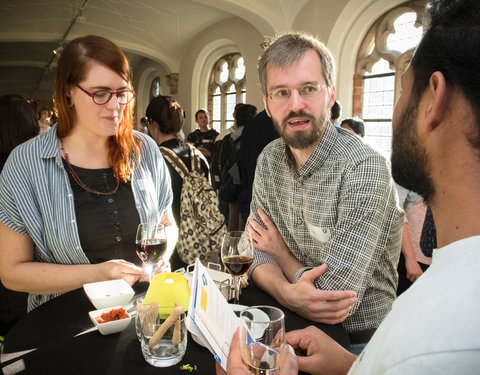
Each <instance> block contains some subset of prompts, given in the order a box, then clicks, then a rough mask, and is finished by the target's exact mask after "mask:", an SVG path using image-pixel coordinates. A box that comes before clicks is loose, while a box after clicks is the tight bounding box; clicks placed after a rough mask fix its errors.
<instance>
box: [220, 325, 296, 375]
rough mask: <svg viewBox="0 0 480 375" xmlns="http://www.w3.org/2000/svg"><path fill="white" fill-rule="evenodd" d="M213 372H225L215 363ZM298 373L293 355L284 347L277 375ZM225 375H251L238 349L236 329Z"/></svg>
mask: <svg viewBox="0 0 480 375" xmlns="http://www.w3.org/2000/svg"><path fill="white" fill-rule="evenodd" d="M215 370H216V374H217V375H225V371H224V370H223V369H222V367H221V366H220V365H219V364H218V362H216V364H215ZM297 373H298V363H297V357H296V356H295V354H294V353H293V352H292V351H290V349H289V348H288V347H285V362H284V363H283V366H282V369H281V371H280V372H279V375H294V374H297ZM227 374H228V375H251V374H252V373H251V372H250V371H249V370H248V368H247V366H245V365H244V363H243V361H242V349H241V347H240V328H237V330H236V331H235V334H234V335H233V338H232V343H231V344H230V353H229V354H228V361H227Z"/></svg>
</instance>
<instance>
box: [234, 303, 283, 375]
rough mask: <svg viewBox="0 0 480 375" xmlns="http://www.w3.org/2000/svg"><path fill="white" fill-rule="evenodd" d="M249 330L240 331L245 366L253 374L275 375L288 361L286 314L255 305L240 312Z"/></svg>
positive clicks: (270, 307)
mask: <svg viewBox="0 0 480 375" xmlns="http://www.w3.org/2000/svg"><path fill="white" fill-rule="evenodd" d="M240 318H242V319H243V320H244V321H245V324H246V327H247V329H246V328H245V327H241V328H240V347H241V352H242V360H243V363H245V365H246V366H247V367H248V369H249V370H250V371H251V372H252V373H253V374H262V375H271V374H276V373H278V372H279V371H280V369H281V368H282V366H283V363H284V360H285V349H286V346H285V315H284V314H283V311H282V310H280V309H278V308H276V307H273V306H252V307H249V308H246V309H244V310H242V311H241V312H240Z"/></svg>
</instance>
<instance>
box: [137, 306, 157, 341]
mask: <svg viewBox="0 0 480 375" xmlns="http://www.w3.org/2000/svg"><path fill="white" fill-rule="evenodd" d="M157 316H158V303H157V302H155V301H153V302H152V303H150V305H149V306H148V308H147V309H146V311H144V312H143V318H142V320H141V323H142V327H144V329H143V332H144V333H145V335H147V336H151V335H153V334H154V332H155V331H154V330H153V325H154V324H155V321H156V320H157Z"/></svg>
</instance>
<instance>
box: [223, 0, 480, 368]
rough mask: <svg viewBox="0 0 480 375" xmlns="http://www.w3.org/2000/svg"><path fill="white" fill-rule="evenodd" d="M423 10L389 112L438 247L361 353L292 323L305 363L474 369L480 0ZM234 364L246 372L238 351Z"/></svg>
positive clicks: (291, 336)
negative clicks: (420, 28)
mask: <svg viewBox="0 0 480 375" xmlns="http://www.w3.org/2000/svg"><path fill="white" fill-rule="evenodd" d="M424 17H425V20H424V22H423V27H424V34H423V37H422V39H421V41H420V44H419V45H418V47H417V49H416V51H415V53H414V56H413V58H412V61H411V64H410V66H409V67H408V69H407V70H406V72H405V73H404V74H403V77H402V93H401V95H400V98H399V100H398V102H397V104H396V106H395V110H394V114H393V121H392V127H393V138H392V156H391V160H392V174H393V177H394V178H395V181H396V182H397V183H398V184H399V185H401V186H404V187H405V188H406V189H407V190H412V191H415V192H417V193H418V194H420V196H422V197H423V199H424V200H425V201H426V202H428V204H429V207H430V208H431V210H432V213H433V216H434V217H435V227H436V230H437V245H438V248H436V249H434V250H433V259H432V265H431V266H430V267H429V269H428V270H427V271H426V272H424V273H423V275H422V276H420V277H419V278H418V280H417V281H415V283H414V284H413V285H412V286H411V287H410V288H409V289H408V290H407V291H406V292H405V293H403V294H402V295H401V296H400V297H398V299H397V300H396V301H395V303H394V304H393V307H392V311H390V313H389V314H388V315H387V316H386V317H385V320H384V321H383V322H382V324H381V325H380V327H379V328H378V329H377V331H376V333H375V335H374V336H373V337H372V339H371V340H370V342H369V344H368V345H367V347H366V348H365V350H364V351H363V352H362V354H361V355H360V356H359V357H358V358H357V357H356V356H354V355H353V354H351V353H349V352H348V351H346V350H345V349H343V348H342V347H341V346H340V345H338V344H337V343H336V342H335V341H333V340H332V339H331V338H330V337H328V336H327V335H326V334H324V333H323V332H321V331H320V330H318V329H316V328H315V327H309V328H307V329H304V330H298V331H292V332H288V333H287V335H286V341H287V342H288V343H289V344H290V345H292V346H293V347H294V348H295V349H296V350H297V351H298V352H300V351H301V352H303V353H305V354H304V355H298V356H297V357H298V365H299V370H300V371H303V372H307V373H310V374H346V373H347V372H348V374H350V375H360V374H418V375H424V374H425V375H430V374H445V375H447V374H478V369H479V368H480V324H478V315H479V313H480V309H479V304H478V291H479V288H480V277H479V271H480V266H479V265H480V252H479V248H480V224H479V223H480V195H479V194H478V186H479V185H480V174H479V173H478V171H479V170H480V158H479V154H480V93H479V91H478V86H479V85H480V70H478V69H477V65H478V60H479V59H480V29H479V27H478V20H479V19H480V2H478V1H477V0H438V1H433V2H431V3H430V4H429V5H428V6H427V7H426V9H425V13H424ZM466 36H468V38H467V37H466ZM237 353H238V352H237ZM228 366H229V368H230V366H232V368H235V369H236V370H235V371H231V372H230V371H229V374H230V375H237V374H242V372H241V371H239V370H237V369H238V368H239V367H238V366H241V356H240V354H239V353H238V354H237V355H236V356H235V357H232V358H230V357H229V359H228ZM240 370H243V369H242V368H241V367H240Z"/></svg>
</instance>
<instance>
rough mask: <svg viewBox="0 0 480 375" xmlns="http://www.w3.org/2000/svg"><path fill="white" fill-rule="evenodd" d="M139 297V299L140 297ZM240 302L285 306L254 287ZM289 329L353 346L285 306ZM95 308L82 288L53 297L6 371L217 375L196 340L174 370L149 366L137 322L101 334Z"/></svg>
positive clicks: (12, 348)
mask: <svg viewBox="0 0 480 375" xmlns="http://www.w3.org/2000/svg"><path fill="white" fill-rule="evenodd" d="M136 297H137V296H135V297H134V298H136ZM240 304H242V305H246V306H254V305H272V306H277V307H281V306H280V305H279V304H278V303H277V302H276V301H275V300H274V299H273V298H272V297H271V296H270V295H268V294H266V293H264V292H263V291H261V290H260V289H259V288H258V287H256V286H255V285H253V284H251V285H249V286H248V287H247V288H245V289H243V290H242V295H241V297H240ZM281 308H282V310H284V312H285V325H286V329H287V331H289V330H293V329H299V328H304V327H307V326H309V325H312V324H314V325H316V326H317V327H319V328H320V329H322V330H323V331H324V332H325V333H326V334H328V335H329V336H330V337H332V338H333V339H334V340H335V341H337V342H338V343H340V344H341V345H342V346H344V347H346V348H348V347H349V345H350V342H349V339H348V336H347V334H346V332H345V330H344V329H343V327H342V326H341V325H340V324H338V325H325V324H315V323H312V322H311V321H308V320H306V319H304V318H302V317H300V316H298V315H297V314H295V313H293V312H291V311H289V310H287V309H285V308H283V307H281ZM91 310H95V308H94V307H93V305H92V304H91V303H90V301H89V300H88V298H87V296H86V295H85V293H84V291H83V289H82V288H80V289H77V290H74V291H72V292H69V293H66V294H64V295H61V296H60V297H57V298H54V299H52V300H51V301H49V302H47V303H45V304H43V305H41V306H39V307H37V308H36V309H35V310H33V311H31V312H30V313H28V314H27V315H26V316H25V317H23V318H22V319H21V320H19V321H18V322H17V323H16V324H15V325H14V326H13V327H12V328H11V329H10V331H9V332H8V333H7V335H6V337H5V342H4V346H3V349H2V353H1V356H0V363H1V368H2V371H3V373H4V374H5V375H11V374H51V375H55V374H61V375H65V374H111V375H119V374H125V375H127V374H128V375H130V374H136V375H138V374H157V375H158V374H183V375H185V374H189V372H188V371H181V370H180V365H182V364H187V363H188V364H190V365H192V366H193V365H196V366H197V370H196V371H192V373H191V374H192V375H203V374H204V375H210V374H215V360H214V358H213V355H212V354H210V352H209V351H208V350H207V349H206V348H204V347H203V346H201V345H198V344H197V343H196V342H195V341H194V340H193V339H192V337H191V336H190V335H189V337H188V346H187V352H186V354H185V356H184V357H183V359H182V360H181V361H180V362H179V363H178V364H177V365H174V366H171V367H166V368H159V367H152V366H150V365H149V364H148V363H147V362H146V361H145V360H144V358H143V355H142V352H141V349H140V342H139V341H138V340H137V336H136V333H135V321H134V320H135V319H133V318H132V321H131V322H130V324H129V326H128V327H127V328H126V329H125V330H124V331H122V332H120V333H115V334H112V335H108V336H102V335H101V334H100V332H98V331H90V332H87V333H83V334H80V335H78V334H79V333H82V332H85V331H87V330H88V329H91V328H92V327H93V325H92V322H91V321H90V319H89V317H88V312H89V311H91Z"/></svg>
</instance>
